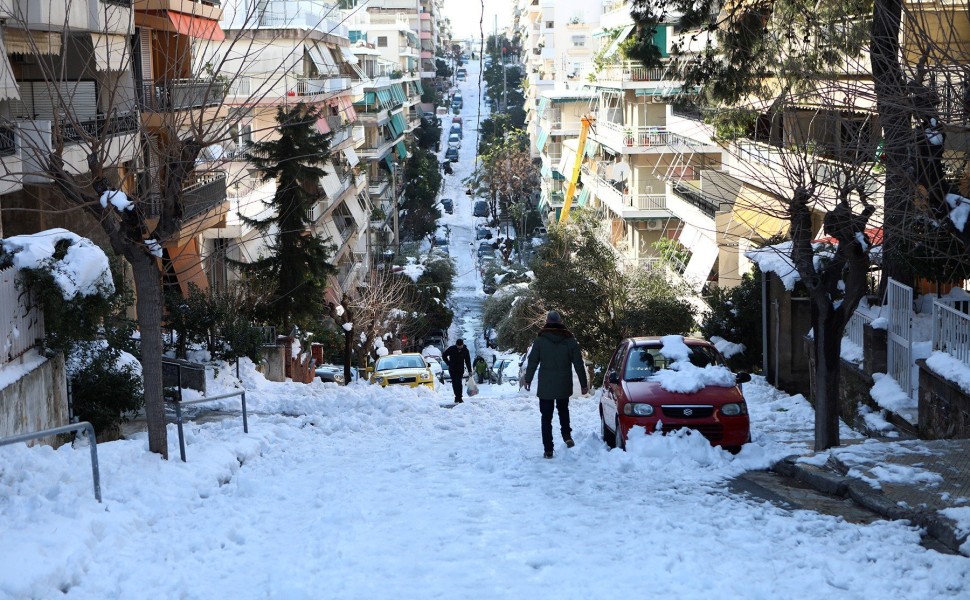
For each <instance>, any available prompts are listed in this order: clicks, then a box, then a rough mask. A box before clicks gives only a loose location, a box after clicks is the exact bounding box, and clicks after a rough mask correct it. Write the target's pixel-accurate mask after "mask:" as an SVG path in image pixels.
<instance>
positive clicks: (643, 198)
mask: <svg viewBox="0 0 970 600" xmlns="http://www.w3.org/2000/svg"><path fill="white" fill-rule="evenodd" d="M583 182H584V183H586V185H588V186H590V188H591V191H592V192H593V193H594V194H595V195H596V197H597V198H599V199H600V200H604V201H606V203H607V204H608V205H612V206H613V208H614V209H620V208H622V209H633V210H666V208H667V196H666V195H665V194H653V193H649V192H646V193H630V192H628V191H627V187H626V182H625V181H616V182H610V181H607V180H605V179H603V178H602V177H600V176H599V175H596V174H595V173H592V172H591V171H590V170H589V167H584V168H583Z"/></svg>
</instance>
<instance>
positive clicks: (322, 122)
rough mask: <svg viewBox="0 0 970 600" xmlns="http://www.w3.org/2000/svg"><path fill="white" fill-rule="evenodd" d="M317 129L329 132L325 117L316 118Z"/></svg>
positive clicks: (328, 124)
mask: <svg viewBox="0 0 970 600" xmlns="http://www.w3.org/2000/svg"><path fill="white" fill-rule="evenodd" d="M317 131H319V132H320V133H330V123H328V122H327V119H326V117H324V118H321V119H317Z"/></svg>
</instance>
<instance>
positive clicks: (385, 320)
mask: <svg viewBox="0 0 970 600" xmlns="http://www.w3.org/2000/svg"><path fill="white" fill-rule="evenodd" d="M401 277H403V276H401V275H394V274H392V273H390V272H388V271H386V270H375V271H372V272H371V274H370V276H369V277H368V278H367V281H366V283H365V285H363V286H361V288H360V289H359V291H358V293H357V294H356V295H354V296H350V295H347V294H345V295H344V296H343V297H341V299H340V302H339V304H338V303H336V302H332V301H331V302H330V303H329V304H328V308H329V312H328V314H329V316H330V318H331V319H333V321H334V322H335V323H336V324H337V325H339V326H340V327H341V328H342V329H343V331H344V381H348V382H349V381H351V378H350V366H351V357H352V356H353V355H354V354H355V353H356V355H357V365H358V368H360V369H363V368H364V366H365V365H366V364H367V363H368V362H369V360H370V358H372V356H373V353H376V352H378V350H379V348H380V347H381V346H382V345H383V343H382V342H381V343H378V340H382V339H384V337H385V336H387V335H390V336H393V337H395V338H400V334H401V331H402V330H404V329H406V328H407V326H408V324H409V323H410V322H411V321H413V317H412V316H411V313H410V309H411V307H412V305H413V303H414V299H413V298H412V297H411V294H410V288H409V287H408V286H407V285H405V282H404V280H403V279H401Z"/></svg>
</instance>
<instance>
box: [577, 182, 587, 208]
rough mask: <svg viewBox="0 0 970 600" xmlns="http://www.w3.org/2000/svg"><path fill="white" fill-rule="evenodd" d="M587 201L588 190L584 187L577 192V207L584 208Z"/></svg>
mask: <svg viewBox="0 0 970 600" xmlns="http://www.w3.org/2000/svg"><path fill="white" fill-rule="evenodd" d="M587 201H589V188H588V187H584V188H583V189H581V190H580V191H579V197H578V198H576V205H577V206H586V202H587Z"/></svg>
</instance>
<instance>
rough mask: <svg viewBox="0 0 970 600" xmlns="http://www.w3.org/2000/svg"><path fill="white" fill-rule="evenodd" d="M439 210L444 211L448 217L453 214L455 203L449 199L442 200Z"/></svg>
mask: <svg viewBox="0 0 970 600" xmlns="http://www.w3.org/2000/svg"><path fill="white" fill-rule="evenodd" d="M441 208H443V209H444V211H445V212H446V213H448V214H449V215H450V214H453V213H454V212H455V201H454V200H452V199H451V198H442V199H441Z"/></svg>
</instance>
